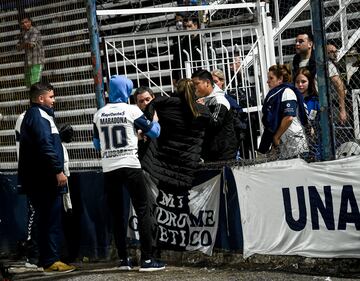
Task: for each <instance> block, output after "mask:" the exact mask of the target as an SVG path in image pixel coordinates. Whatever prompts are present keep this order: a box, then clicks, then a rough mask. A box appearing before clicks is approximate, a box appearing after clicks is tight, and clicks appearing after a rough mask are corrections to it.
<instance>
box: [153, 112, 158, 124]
mask: <svg viewBox="0 0 360 281" xmlns="http://www.w3.org/2000/svg"><path fill="white" fill-rule="evenodd" d="M153 121H155V122H159V116H158V115H157V113H156V110H155V111H154V116H153Z"/></svg>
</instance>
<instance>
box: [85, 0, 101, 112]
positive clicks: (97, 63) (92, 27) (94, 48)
mask: <svg viewBox="0 0 360 281" xmlns="http://www.w3.org/2000/svg"><path fill="white" fill-rule="evenodd" d="M84 1H85V5H86V14H87V21H88V28H89V35H90V49H91V64H92V66H93V77H94V83H95V95H96V104H97V107H98V108H101V107H103V106H104V105H105V96H104V79H103V75H102V67H101V56H100V48H99V29H98V25H97V21H96V1H95V0H84Z"/></svg>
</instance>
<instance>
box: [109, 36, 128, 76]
mask: <svg viewBox="0 0 360 281" xmlns="http://www.w3.org/2000/svg"><path fill="white" fill-rule="evenodd" d="M112 43H113V46H116V42H115V41H113V42H112ZM113 52H114V59H115V71H116V74H117V75H119V64H118V52H117V50H115V49H113ZM124 68H126V64H125V60H124Z"/></svg>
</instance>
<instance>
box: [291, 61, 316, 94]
mask: <svg viewBox="0 0 360 281" xmlns="http://www.w3.org/2000/svg"><path fill="white" fill-rule="evenodd" d="M295 87H296V88H298V89H299V91H300V92H301V93H302V94H303V96H305V97H306V96H310V95H316V87H315V81H314V79H313V77H312V75H311V72H310V71H309V69H307V68H306V67H301V68H299V70H298V72H297V73H296V75H295Z"/></svg>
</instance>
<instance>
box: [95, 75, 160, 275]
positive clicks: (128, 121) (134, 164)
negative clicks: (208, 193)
mask: <svg viewBox="0 0 360 281" xmlns="http://www.w3.org/2000/svg"><path fill="white" fill-rule="evenodd" d="M132 89H133V83H132V81H131V80H129V79H128V78H126V77H125V76H122V75H114V76H112V77H111V80H110V92H109V103H108V104H106V105H105V106H104V107H103V108H101V109H99V110H98V111H97V112H96V113H95V115H94V121H93V122H94V138H93V142H94V146H95V148H96V149H98V150H101V158H102V168H103V172H104V181H105V183H104V185H105V192H106V193H107V199H108V204H109V208H110V211H111V214H112V218H113V227H114V238H115V244H116V247H117V250H118V256H119V258H120V267H119V269H121V270H130V269H131V268H132V264H131V261H130V259H129V257H128V252H127V249H126V233H127V231H126V230H127V228H126V225H127V224H126V219H125V218H124V212H123V206H122V205H121V204H120V202H122V190H121V187H122V185H125V186H126V187H127V189H128V192H129V194H130V198H131V201H132V204H133V206H134V209H135V212H136V215H137V218H138V230H139V234H140V242H141V266H140V271H156V270H162V269H164V268H165V265H164V263H162V262H160V261H156V260H155V259H154V258H153V257H152V237H151V218H150V212H149V211H150V209H149V206H148V195H147V190H146V187H145V179H144V175H143V172H142V170H141V166H140V161H139V159H138V138H137V134H136V132H137V130H141V131H142V132H143V133H144V134H145V135H146V136H148V137H150V138H156V137H158V136H159V135H160V125H159V123H158V122H156V121H153V122H151V121H150V120H148V119H147V118H146V117H145V116H144V115H143V112H142V111H141V110H140V109H139V108H138V107H137V106H136V105H130V104H128V103H127V101H128V99H129V96H130V95H131V92H132Z"/></svg>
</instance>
